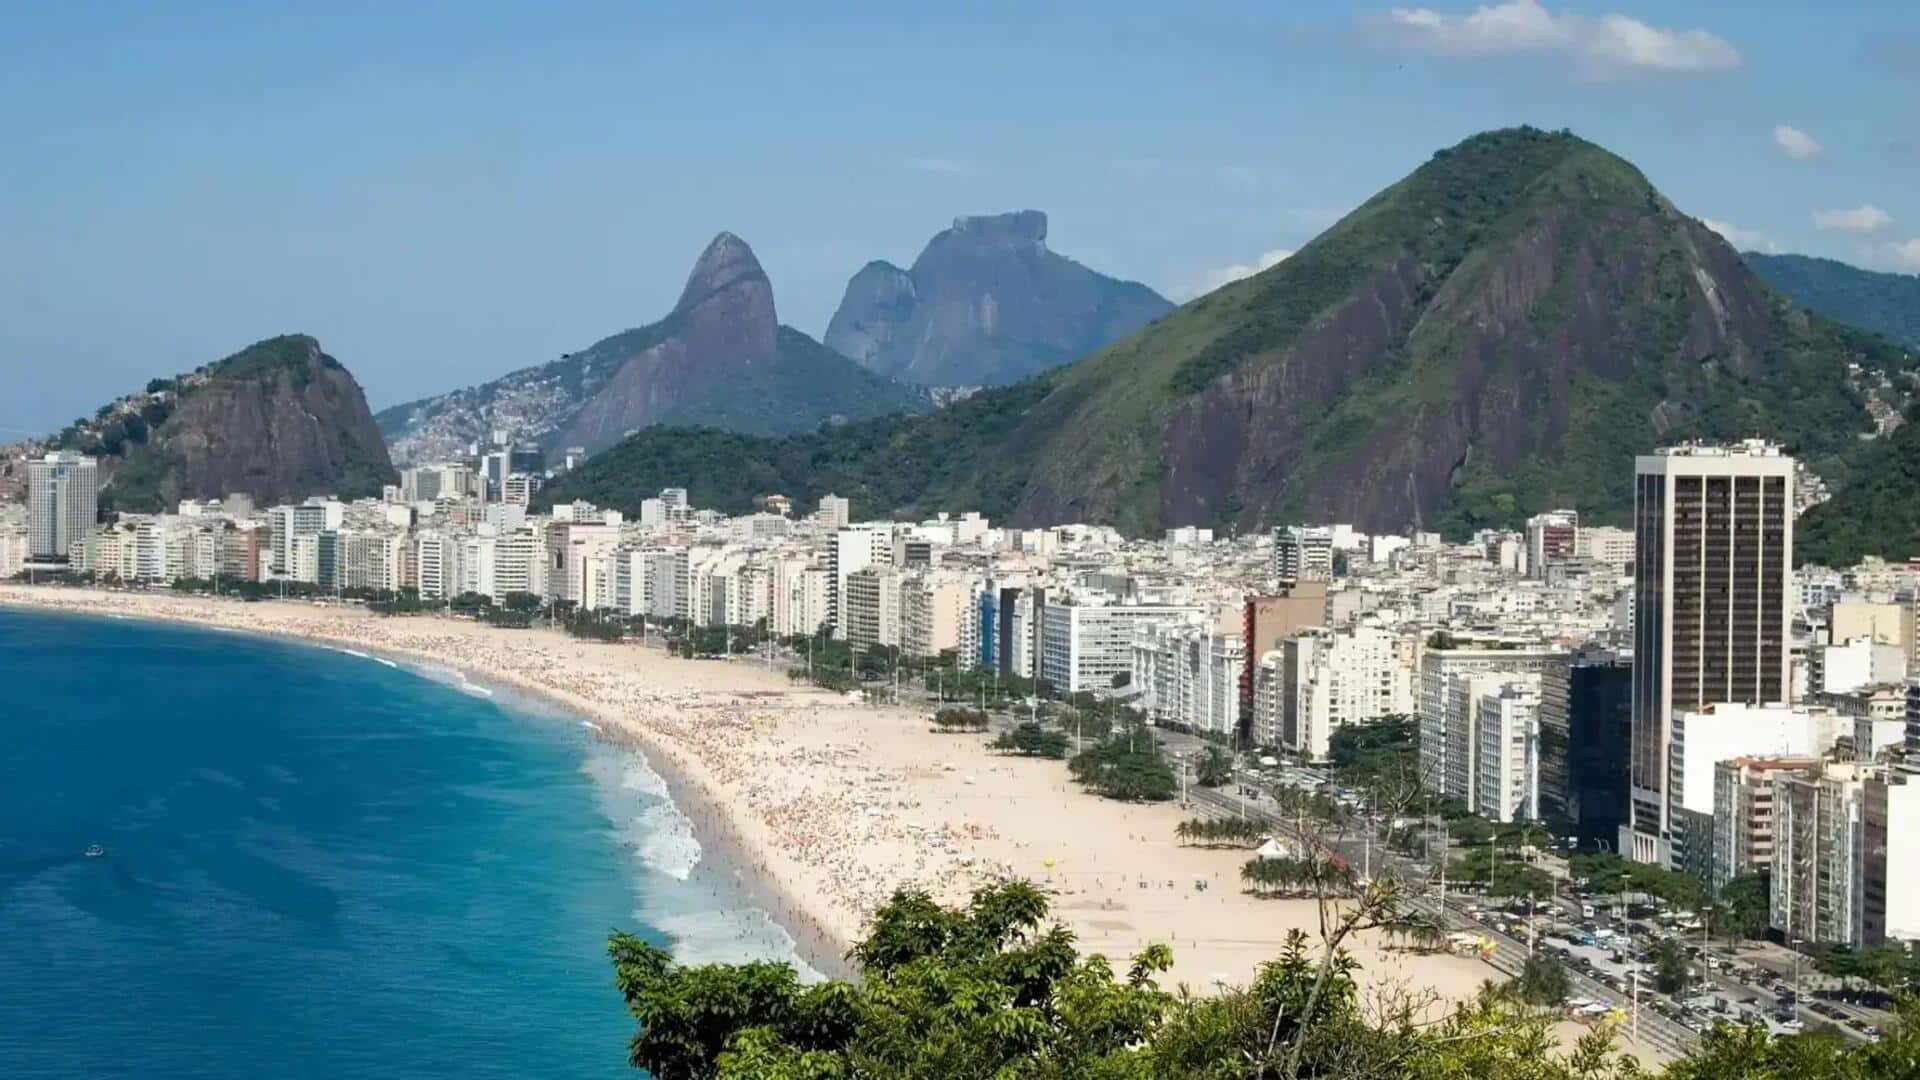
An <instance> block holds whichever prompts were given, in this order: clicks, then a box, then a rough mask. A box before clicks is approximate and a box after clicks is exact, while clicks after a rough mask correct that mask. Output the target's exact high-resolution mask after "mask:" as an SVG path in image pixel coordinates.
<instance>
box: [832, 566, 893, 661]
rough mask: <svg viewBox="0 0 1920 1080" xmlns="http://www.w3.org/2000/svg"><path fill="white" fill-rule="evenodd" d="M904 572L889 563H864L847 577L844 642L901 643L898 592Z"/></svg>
mask: <svg viewBox="0 0 1920 1080" xmlns="http://www.w3.org/2000/svg"><path fill="white" fill-rule="evenodd" d="M905 577H906V575H905V574H903V573H901V572H900V571H898V570H896V569H894V568H893V567H891V566H885V565H882V566H867V567H863V568H861V569H859V570H856V571H854V572H853V573H852V574H850V575H848V577H847V589H846V606H845V607H843V608H842V609H841V610H842V612H843V613H844V614H845V616H846V639H847V643H848V644H850V645H852V646H853V647H854V648H856V649H871V648H873V647H875V646H880V647H883V648H897V647H899V645H900V595H901V585H902V582H903V580H904V578H905Z"/></svg>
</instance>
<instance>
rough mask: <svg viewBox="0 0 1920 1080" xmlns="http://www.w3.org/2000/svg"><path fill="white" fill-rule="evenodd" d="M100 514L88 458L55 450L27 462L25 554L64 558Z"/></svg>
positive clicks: (95, 470) (96, 479)
mask: <svg viewBox="0 0 1920 1080" xmlns="http://www.w3.org/2000/svg"><path fill="white" fill-rule="evenodd" d="M99 516H100V474H99V467H98V464H97V463H96V462H95V461H94V459H92V458H90V457H83V456H81V455H79V454H76V453H72V452H71V451H65V450H59V451H55V452H53V453H51V454H48V455H47V456H46V457H44V458H40V459H38V460H36V461H29V462H27V554H28V555H29V556H30V557H31V558H34V559H36V560H39V559H46V560H58V561H64V560H65V559H66V558H67V552H68V549H70V548H72V547H73V544H74V541H76V540H79V539H81V538H83V537H85V536H86V535H87V530H88V529H91V528H93V523H94V519H96V518H98V517H99Z"/></svg>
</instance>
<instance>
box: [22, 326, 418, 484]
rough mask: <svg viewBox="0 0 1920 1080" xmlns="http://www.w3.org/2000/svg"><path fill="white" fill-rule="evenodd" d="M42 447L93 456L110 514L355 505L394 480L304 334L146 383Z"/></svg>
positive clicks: (349, 384)
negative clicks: (206, 502)
mask: <svg viewBox="0 0 1920 1080" xmlns="http://www.w3.org/2000/svg"><path fill="white" fill-rule="evenodd" d="M53 443H54V445H55V446H58V447H63V448H68V449H75V450H80V451H82V452H84V453H87V454H93V455H96V456H98V457H99V458H100V462H101V472H102V476H103V478H104V479H103V488H102V492H101V500H102V502H104V503H107V504H110V505H111V506H112V507H113V508H115V509H117V510H127V511H146V512H154V511H159V510H164V509H168V508H171V507H172V506H173V505H174V504H175V503H176V502H178V501H179V500H181V499H212V498H222V497H225V496H226V495H229V494H232V493H236V492H243V493H245V494H248V495H251V496H253V498H254V500H255V501H256V502H257V503H260V504H263V505H264V504H267V503H279V502H288V501H293V500H299V499H303V498H306V497H307V496H309V495H324V494H332V495H338V496H340V497H342V498H357V497H359V496H362V495H378V494H379V493H380V487H381V485H383V484H390V483H393V482H394V480H395V476H394V471H393V465H392V463H391V462H390V461H388V459H387V448H386V446H385V445H384V444H383V443H382V442H381V441H380V432H379V429H378V428H376V427H375V426H374V422H373V415H372V413H370V412H368V411H367V399H366V397H365V396H364V395H362V394H361V392H360V384H359V383H357V382H355V381H354V378H353V376H352V375H351V374H349V373H348V371H347V369H346V368H345V367H343V366H341V364H340V361H338V360H335V359H334V358H333V357H331V356H328V355H327V354H326V353H325V352H324V351H322V350H321V348H320V343H319V342H317V341H315V340H314V339H312V338H310V337H307V336H306V335H304V334H290V335H287V336H284V337H276V338H269V339H268V340H266V341H262V342H259V343H257V344H254V345H249V346H248V347H247V348H245V349H242V350H241V351H239V352H237V353H234V354H233V355H232V356H229V357H227V358H226V359H224V360H220V361H217V362H215V363H212V364H208V365H206V366H205V367H202V368H199V369H198V370H195V371H193V372H191V373H189V374H186V375H182V376H179V377H178V378H174V379H155V380H153V381H152V382H150V383H148V384H147V388H146V390H144V391H142V392H141V393H138V394H130V395H128V396H126V397H124V398H121V399H119V400H118V401H115V402H112V403H110V404H108V405H105V406H103V407H102V408H101V409H100V410H99V411H98V412H97V413H95V414H94V415H93V416H91V417H89V418H87V419H85V420H80V421H76V422H75V423H74V424H72V425H70V426H69V427H68V428H67V429H66V430H64V431H62V432H61V433H60V434H59V435H57V436H55V437H54V440H53Z"/></svg>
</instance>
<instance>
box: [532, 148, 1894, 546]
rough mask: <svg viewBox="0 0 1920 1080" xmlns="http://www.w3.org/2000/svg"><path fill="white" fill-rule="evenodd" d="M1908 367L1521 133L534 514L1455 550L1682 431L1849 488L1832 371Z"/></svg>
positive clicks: (1640, 194) (1856, 413)
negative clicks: (1319, 541) (1197, 268)
mask: <svg viewBox="0 0 1920 1080" xmlns="http://www.w3.org/2000/svg"><path fill="white" fill-rule="evenodd" d="M1910 362H1911V361H1910V359H1909V358H1908V357H1907V356H1906V354H1905V353H1904V352H1902V351H1901V350H1898V349H1896V348H1893V347H1891V346H1889V345H1887V344H1886V343H1885V342H1883V341H1882V340H1880V339H1878V338H1876V337H1874V336H1872V335H1870V334H1865V333H1861V332H1858V331H1855V330H1852V329H1849V328H1847V327H1844V326H1841V325H1839V324H1837V323H1835V322H1832V321H1831V320H1828V319H1826V318H1824V317H1821V316H1817V315H1812V314H1810V313H1808V312H1806V311H1804V310H1802V309H1801V308H1799V307H1797V306H1796V305H1794V304H1793V303H1792V302H1791V301H1789V300H1787V299H1786V298H1785V297H1783V296H1781V295H1780V294H1779V293H1777V292H1775V291H1774V290H1773V289H1771V288H1769V287H1768V286H1767V285H1765V284H1764V283H1763V282H1762V281H1761V280H1760V279H1759V278H1758V277H1756V276H1755V275H1754V273H1753V271H1751V270H1750V269H1748V267H1747V266H1746V264H1745V263H1743V262H1742V261H1741V260H1740V257H1739V255H1738V254H1737V253H1736V252H1735V251H1734V250H1733V249H1732V248H1730V247H1728V246H1727V244H1726V242H1725V241H1723V240H1722V239H1721V238H1720V237H1719V236H1718V235H1716V234H1715V233H1713V232H1712V231H1710V230H1708V229H1707V228H1706V227H1705V226H1703V225H1701V224H1700V223H1699V222H1698V221H1695V220H1694V219H1692V218H1690V217H1688V216H1686V215H1685V214H1683V213H1681V212H1679V211H1678V210H1676V209H1675V208H1674V207H1673V206H1672V205H1671V204H1670V203H1669V202H1667V200H1666V199H1665V198H1664V197H1662V196H1661V195H1660V193H1659V192H1658V191H1656V190H1654V188H1653V187H1652V186H1651V185H1650V184H1649V183H1648V182H1647V180H1646V178H1645V177H1644V176H1642V175H1641V174H1640V173H1639V171H1638V170H1636V169H1635V168H1634V167H1633V166H1632V165H1630V164H1628V163H1627V162H1626V161H1623V160H1622V159H1620V158H1619V157H1616V156H1615V155H1613V154H1611V153H1608V152H1607V151H1605V150H1603V149H1601V148H1600V147H1598V146H1595V145H1593V144H1592V143H1589V142H1586V141H1584V140H1582V139H1579V138H1577V137H1575V136H1573V135H1570V134H1567V133H1564V132H1561V133H1549V132H1544V131H1538V130H1534V129H1530V128H1520V129H1513V130H1506V131H1498V132H1492V133H1488V134H1483V135H1478V136H1475V137H1473V138H1470V139H1468V140H1466V141H1465V142H1463V143H1461V144H1459V145H1457V146H1454V147H1452V148H1449V149H1447V150H1443V151H1441V152H1439V153H1437V154H1435V155H1434V157H1433V158H1432V159H1431V160H1430V161H1428V162H1427V163H1426V164H1424V165H1422V166H1421V167H1420V168H1418V169H1416V170H1415V171H1414V172H1413V173H1412V174H1410V175H1409V176H1407V177H1406V178H1405V179H1403V180H1401V181H1400V182H1399V183H1397V184H1394V185H1393V186H1392V187H1389V188H1387V189H1386V190H1385V191H1382V192H1381V193H1380V194H1378V195H1376V196H1374V197H1373V198H1371V199H1369V200H1367V202H1366V203H1364V204H1363V205H1361V206H1360V207H1359V208H1358V209H1356V210H1354V211H1353V212H1352V213H1350V214H1348V215H1347V216H1346V217H1345V218H1344V219H1342V220H1341V221H1340V222H1339V223H1337V224H1336V225H1334V226H1333V227H1332V228H1330V229H1329V230H1327V232H1325V233H1323V234H1322V235H1321V236H1319V237H1318V238H1316V239H1315V240H1314V241H1313V242H1312V243H1310V244H1308V245H1307V246H1306V247H1304V248H1302V249H1301V250H1300V251H1299V252H1298V253H1297V254H1295V255H1294V256H1293V257H1291V258H1289V259H1287V260H1286V261H1285V262H1282V263H1280V264H1279V265H1277V266H1275V267H1273V268H1272V269H1269V270H1267V271H1265V272H1263V273H1261V274H1258V275H1256V276H1254V277H1252V278H1248V279H1246V280H1243V281H1239V282H1235V283H1233V284H1231V285H1228V286H1226V287H1224V288H1222V289H1219V290H1217V291H1215V292H1213V293H1210V294H1208V295H1207V296H1204V297H1201V298H1200V299H1198V300H1196V301H1194V302H1192V303H1190V304H1187V305H1186V306H1184V307H1182V308H1179V309H1177V310H1175V311H1173V312H1171V313H1169V314H1168V315H1166V316H1165V317H1163V318H1161V319H1159V320H1158V321H1157V322H1156V323H1155V324H1154V325H1151V326H1148V327H1146V328H1145V329H1143V330H1141V331H1139V332H1138V333H1136V334H1133V335H1131V336H1129V337H1127V338H1124V339H1122V340H1120V341H1118V342H1115V343H1114V344H1112V345H1110V346H1107V347H1106V348H1103V349H1101V350H1099V351H1098V352H1095V353H1093V354H1092V355H1090V356H1087V357H1084V358H1082V359H1080V360H1078V361H1076V362H1074V363H1072V364H1070V365H1068V366H1066V367H1063V368H1060V369H1057V370H1055V371H1051V372H1048V373H1046V374H1044V375H1042V376H1039V377H1038V378H1036V379H1033V380H1029V381H1027V382H1024V383H1020V384H1017V385H1015V386H1012V387H1007V388H1001V389H995V390H988V391H983V392H982V393H980V394H977V395H975V396H973V397H971V398H969V399H967V400H965V401H963V402H960V403H958V404H956V405H954V406H951V407H950V408H948V409H945V410H942V411H940V412H939V413H935V414H931V415H923V416H910V417H897V418H888V419H884V420H879V421H873V422H869V423H862V424H853V425H849V426H846V427H842V428H838V429H833V430H827V431H820V432H816V433H812V434H807V435H800V436H793V437H788V438H785V439H777V440H754V439H731V438H730V439H726V440H720V439H718V438H717V437H715V436H712V435H701V434H696V433H686V432H665V431H649V432H642V433H640V434H639V435H637V436H635V437H634V438H633V439H630V440H628V441H627V442H626V443H624V444H623V445H621V446H619V447H617V448H615V449H614V450H612V451H609V452H608V453H606V454H603V455H602V456H601V457H600V458H599V459H597V460H595V461H593V462H590V463H589V464H588V466H587V467H586V469H584V470H582V471H581V472H580V473H578V474H576V475H575V476H574V477H572V478H570V479H569V480H567V481H566V482H565V483H564V484H563V485H561V487H560V489H559V490H557V491H556V492H555V493H554V495H555V497H559V498H566V497H571V496H573V495H575V494H580V495H584V496H587V497H591V498H596V499H598V500H600V501H604V502H608V503H612V504H616V505H628V506H631V505H636V504H637V503H638V500H639V499H640V498H641V497H643V496H645V495H648V494H652V493H653V492H654V491H655V490H657V489H659V488H660V487H662V486H667V485H671V484H686V485H687V486H689V487H690V488H692V489H693V492H694V494H695V496H696V497H697V498H698V497H704V498H705V499H706V500H708V501H709V502H710V503H711V504H712V505H718V506H727V507H738V506H743V505H745V502H746V500H748V499H750V498H751V496H752V495H753V494H756V493H759V492H760V491H764V490H768V489H776V490H780V491H783V492H785V493H787V494H789V495H794V496H797V497H800V498H803V499H804V498H807V497H809V496H811V495H814V494H818V493H819V492H820V491H823V490H834V491H837V492H839V493H841V494H845V495H849V496H852V497H854V498H855V499H856V501H857V505H858V506H859V512H860V513H863V514H865V513H872V514H884V513H901V514H914V513H923V512H927V511H932V510H937V509H961V508H977V509H981V510H984V511H986V512H987V513H989V514H992V515H994V516H996V517H999V518H1002V519H1009V520H1012V521H1014V522H1017V523H1045V522H1062V521H1099V522H1106V523H1111V524H1114V525H1117V526H1119V527H1121V528H1123V529H1127V530H1129V531H1133V532H1148V531H1151V530H1154V529H1158V528H1161V527H1164V526H1167V525H1175V524H1187V523H1198V524H1211V525H1215V526H1239V527H1246V528H1251V527H1257V526H1261V525H1265V524H1269V523H1272V522H1274V521H1278V520H1299V519H1318V520H1336V521H1350V522H1353V523H1355V524H1357V525H1360V526H1362V527H1364V528H1369V529H1401V528H1406V527H1408V526H1412V525H1424V526H1426V527H1436V526H1438V527H1441V528H1445V529H1447V530H1448V531H1452V532H1455V533H1459V532H1464V531H1467V530H1470V529H1471V528H1473V527H1475V526H1479V525H1511V524H1514V523H1516V522H1518V521H1520V520H1522V519H1523V518H1524V517H1525V516H1527V515H1528V514H1530V513H1533V512H1536V511H1538V510H1542V509H1546V508H1550V507H1553V506H1557V505H1573V506H1577V507H1579V508H1580V509H1581V510H1583V511H1585V512H1587V513H1588V514H1589V515H1590V517H1591V518H1592V519H1594V520H1601V521H1605V520H1609V519H1612V520H1620V519H1623V518H1624V515H1625V513H1626V510H1627V507H1628V504H1629V499H1630V482H1631V477H1632V458H1633V455H1634V454H1635V453H1637V452H1641V451H1644V450H1646V449H1647V448H1649V447H1652V446H1655V445H1659V444H1662V443H1669V442H1673V441H1676V440H1679V439H1683V438H1691V437H1699V438H1737V437H1745V436H1753V435H1760V436H1767V437H1772V438H1776V439H1779V440H1782V441H1784V442H1785V443H1787V444H1788V446H1789V447H1790V448H1791V449H1792V450H1793V452H1795V453H1796V454H1798V455H1800V456H1801V457H1802V458H1804V459H1805V460H1806V461H1807V462H1808V464H1809V465H1810V466H1812V467H1813V468H1814V469H1815V471H1816V472H1818V473H1819V474H1820V475H1821V476H1823V477H1825V478H1827V479H1828V480H1829V481H1830V482H1832V483H1834V484H1835V485H1836V486H1844V484H1845V483H1846V482H1847V480H1848V478H1849V473H1850V468H1851V466H1852V464H1853V462H1854V461H1856V460H1857V459H1858V458H1859V456H1860V455H1861V454H1862V453H1864V452H1866V451H1865V450H1864V449H1863V444H1862V443H1861V441H1860V440H1859V438H1858V436H1859V434H1861V433H1862V432H1865V431H1867V430H1869V426H1870V425H1869V423H1868V417H1867V413H1866V412H1865V409H1864V405H1863V396H1862V391H1861V390H1860V389H1859V387H1858V385H1857V382H1856V380H1855V379H1852V378H1850V377H1849V375H1848V366H1849V364H1858V365H1860V366H1861V367H1862V368H1864V369H1867V370H1872V369H1895V368H1904V367H1905V366H1907V365H1908V364H1909V363H1910ZM1897 385H1905V384H1904V382H1901V383H1898V384H1897ZM690 457H691V458H694V459H698V458H702V457H705V458H707V459H710V460H711V461H712V462H713V466H712V467H711V468H709V469H706V470H704V473H703V471H702V470H701V469H699V468H697V467H693V466H694V462H692V461H690V460H689V458H690ZM702 475H705V476H706V477H707V479H706V480H704V481H703V480H702V479H701V477H702ZM703 482H704V483H706V484H707V485H708V487H707V488H706V489H705V490H703V489H702V487H701V484H702V483H703Z"/></svg>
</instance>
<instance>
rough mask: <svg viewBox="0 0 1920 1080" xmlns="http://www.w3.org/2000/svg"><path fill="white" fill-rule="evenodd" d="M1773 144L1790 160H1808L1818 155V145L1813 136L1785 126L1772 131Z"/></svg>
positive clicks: (1782, 125)
mask: <svg viewBox="0 0 1920 1080" xmlns="http://www.w3.org/2000/svg"><path fill="white" fill-rule="evenodd" d="M1773 142H1774V145H1776V146H1778V147H1779V148H1780V149H1781V150H1782V151H1783V152H1785V153H1786V155H1787V156H1788V157H1790V158H1810V157H1815V156H1817V155H1818V154H1819V153H1820V144H1819V143H1817V142H1815V141H1814V138H1813V136H1811V135H1809V134H1807V133H1806V132H1804V131H1801V130H1800V129H1799V128H1796V127H1788V126H1787V125H1785V124H1781V125H1780V126H1778V127H1776V128H1774V129H1773Z"/></svg>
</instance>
